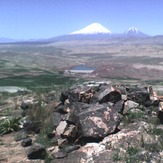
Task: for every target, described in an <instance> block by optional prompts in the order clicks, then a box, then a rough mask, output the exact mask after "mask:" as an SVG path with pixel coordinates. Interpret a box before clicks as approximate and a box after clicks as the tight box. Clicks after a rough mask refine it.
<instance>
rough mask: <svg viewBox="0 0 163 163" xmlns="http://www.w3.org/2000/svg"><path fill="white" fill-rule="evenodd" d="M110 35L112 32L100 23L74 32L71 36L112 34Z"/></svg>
mask: <svg viewBox="0 0 163 163" xmlns="http://www.w3.org/2000/svg"><path fill="white" fill-rule="evenodd" d="M110 33H111V31H110V30H108V29H107V28H105V27H104V26H103V25H101V24H100V23H92V24H90V25H88V26H86V27H85V28H83V29H80V30H78V31H75V32H72V33H70V34H110Z"/></svg>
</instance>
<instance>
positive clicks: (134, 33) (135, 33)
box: [125, 27, 147, 37]
mask: <svg viewBox="0 0 163 163" xmlns="http://www.w3.org/2000/svg"><path fill="white" fill-rule="evenodd" d="M125 34H127V35H128V36H141V37H142V36H147V34H145V33H143V32H141V31H139V30H138V29H137V28H135V27H130V28H129V29H128V30H127V31H126V32H125Z"/></svg>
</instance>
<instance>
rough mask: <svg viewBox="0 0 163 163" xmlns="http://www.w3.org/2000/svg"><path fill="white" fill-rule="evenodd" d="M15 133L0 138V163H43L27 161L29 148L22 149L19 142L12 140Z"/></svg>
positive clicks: (40, 162)
mask: <svg viewBox="0 0 163 163" xmlns="http://www.w3.org/2000/svg"><path fill="white" fill-rule="evenodd" d="M15 135H16V133H11V134H7V135H4V136H0V163H26V162H28V163H33V162H38V163H43V161H41V160H28V159H27V155H26V152H27V150H28V148H29V147H22V146H21V141H18V142H16V141H15V140H14V138H15Z"/></svg>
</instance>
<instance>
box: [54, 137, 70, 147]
mask: <svg viewBox="0 0 163 163" xmlns="http://www.w3.org/2000/svg"><path fill="white" fill-rule="evenodd" d="M57 142H58V146H59V147H63V146H65V145H67V144H68V140H67V139H63V138H58V140H57Z"/></svg>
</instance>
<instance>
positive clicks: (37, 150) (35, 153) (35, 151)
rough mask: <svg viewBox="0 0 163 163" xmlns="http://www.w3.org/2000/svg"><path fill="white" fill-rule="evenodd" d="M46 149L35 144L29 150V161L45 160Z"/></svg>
mask: <svg viewBox="0 0 163 163" xmlns="http://www.w3.org/2000/svg"><path fill="white" fill-rule="evenodd" d="M45 154H46V151H45V147H44V146H43V145H41V144H38V143H34V144H33V145H32V146H31V148H30V149H29V150H28V153H27V157H28V159H44V158H45Z"/></svg>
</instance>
